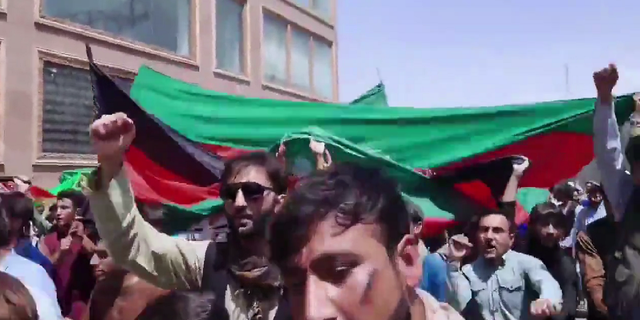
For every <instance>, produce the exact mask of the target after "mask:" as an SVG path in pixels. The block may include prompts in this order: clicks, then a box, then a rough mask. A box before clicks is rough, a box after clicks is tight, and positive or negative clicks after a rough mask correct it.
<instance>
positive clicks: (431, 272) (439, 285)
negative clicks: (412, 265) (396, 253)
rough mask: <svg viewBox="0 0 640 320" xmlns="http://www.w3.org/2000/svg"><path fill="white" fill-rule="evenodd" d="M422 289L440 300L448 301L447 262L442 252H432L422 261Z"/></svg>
mask: <svg viewBox="0 0 640 320" xmlns="http://www.w3.org/2000/svg"><path fill="white" fill-rule="evenodd" d="M420 289H422V290H424V291H426V292H428V293H430V294H431V295H432V296H433V297H434V298H436V300H438V301H439V302H447V263H446V262H445V260H444V258H443V256H442V255H441V254H440V253H432V254H430V255H428V256H427V257H426V258H424V261H423V262H422V281H420Z"/></svg>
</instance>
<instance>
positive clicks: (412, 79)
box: [337, 0, 640, 107]
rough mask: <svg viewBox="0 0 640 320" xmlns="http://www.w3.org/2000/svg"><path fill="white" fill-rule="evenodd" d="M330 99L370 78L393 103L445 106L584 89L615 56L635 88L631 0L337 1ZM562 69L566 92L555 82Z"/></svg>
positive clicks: (637, 57)
mask: <svg viewBox="0 0 640 320" xmlns="http://www.w3.org/2000/svg"><path fill="white" fill-rule="evenodd" d="M337 3H338V25H337V28H338V69H339V83H340V100H341V101H350V100H352V99H354V98H355V97H357V96H358V95H359V94H361V93H363V92H365V91H366V90H368V89H369V88H371V87H372V86H374V85H375V84H376V83H377V82H378V75H377V72H376V68H378V69H379V70H380V74H381V76H382V79H383V82H384V84H385V85H386V87H387V94H388V96H389V102H390V104H391V105H394V106H413V107H452V106H474V105H475V106H477V105H496V104H507V103H516V102H535V101H544V100H556V99H566V98H577V97H588V96H593V95H594V89H593V82H592V78H591V75H592V73H593V71H594V70H595V69H596V68H601V67H603V66H606V65H607V63H609V62H616V63H617V64H618V67H619V69H620V73H621V74H620V82H619V83H618V90H617V92H618V93H626V92H632V91H640V1H637V0H604V1H596V0H511V1H506V0H504V1H499V0H482V1H478V0H473V1H470V0H466V1H461V0H439V1H435V0H337ZM565 64H566V65H568V70H569V77H568V79H569V81H568V82H569V93H567V86H566V85H565V82H566V81H565Z"/></svg>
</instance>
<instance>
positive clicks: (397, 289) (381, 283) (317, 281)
mask: <svg viewBox="0 0 640 320" xmlns="http://www.w3.org/2000/svg"><path fill="white" fill-rule="evenodd" d="M271 232H272V235H271V239H270V247H271V250H272V261H273V262H274V263H276V264H277V265H278V267H279V268H280V269H281V271H282V275H283V279H284V282H285V287H286V288H287V290H288V294H289V295H290V298H289V300H290V302H291V311H292V313H293V318H294V319H311V320H324V319H351V320H357V319H366V320H376V319H379V320H409V319H412V320H418V319H420V320H425V319H462V318H461V317H460V315H459V314H458V313H456V312H455V310H453V309H452V308H451V307H450V306H449V305H447V304H440V303H438V301H436V300H435V299H434V298H433V297H432V296H431V295H429V294H428V293H426V292H424V291H422V290H420V289H415V286H416V284H417V283H418V282H419V281H420V275H421V267H422V265H421V264H420V263H419V255H418V249H417V241H418V239H417V237H416V235H413V234H411V232H412V231H411V229H410V217H409V212H408V209H407V206H406V202H405V201H404V199H403V197H402V194H401V193H400V192H399V191H398V186H397V184H396V183H395V182H394V181H393V180H391V179H389V178H387V177H385V176H384V175H383V174H382V173H381V171H379V170H376V169H369V168H364V167H360V166H358V165H353V164H336V165H333V166H332V167H330V168H328V169H327V170H326V171H317V172H315V173H314V174H312V175H311V176H309V177H307V178H305V179H304V180H302V181H301V182H300V184H299V185H298V186H297V187H296V189H295V190H294V191H293V192H292V193H291V194H290V195H289V197H288V199H287V202H286V203H285V206H284V207H283V210H282V211H281V212H280V213H279V214H278V215H277V216H276V218H275V220H274V222H273V225H272V229H271Z"/></svg>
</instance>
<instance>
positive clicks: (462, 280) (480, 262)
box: [447, 250, 562, 320]
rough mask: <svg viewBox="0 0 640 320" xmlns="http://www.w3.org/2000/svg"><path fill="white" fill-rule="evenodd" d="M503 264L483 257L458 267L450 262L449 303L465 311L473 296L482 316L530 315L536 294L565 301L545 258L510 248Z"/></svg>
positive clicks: (503, 319) (496, 319) (512, 319)
mask: <svg viewBox="0 0 640 320" xmlns="http://www.w3.org/2000/svg"><path fill="white" fill-rule="evenodd" d="M503 258H504V264H503V265H501V266H499V267H496V266H494V265H491V264H489V263H487V262H486V261H485V260H484V258H482V257H480V258H478V259H477V260H476V261H474V262H473V263H471V264H468V265H465V266H464V267H462V269H461V270H460V269H458V268H457V267H454V266H453V265H448V267H447V276H448V281H450V282H449V283H448V284H449V286H450V288H451V289H450V290H451V293H450V294H449V299H448V301H449V304H450V305H451V306H452V307H454V308H455V309H456V310H458V311H462V310H463V309H464V308H465V307H466V306H467V303H469V302H470V301H471V300H475V301H474V302H475V303H476V304H477V306H478V307H479V310H478V311H479V312H480V313H481V314H482V318H483V319H493V320H518V319H529V318H530V314H529V307H530V304H531V302H532V301H533V299H534V298H535V297H536V296H537V297H539V298H540V299H548V300H549V301H551V303H554V304H561V303H562V290H561V289H560V285H559V284H558V282H557V281H556V280H555V279H554V278H553V276H551V274H550V273H549V271H547V268H546V267H545V266H544V264H543V263H542V261H540V260H538V259H537V258H535V257H532V256H530V255H526V254H523V253H519V252H515V251H513V250H510V251H508V252H507V253H505V255H504V256H503Z"/></svg>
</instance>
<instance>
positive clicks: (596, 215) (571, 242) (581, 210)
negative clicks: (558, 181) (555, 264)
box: [560, 202, 607, 248]
mask: <svg viewBox="0 0 640 320" xmlns="http://www.w3.org/2000/svg"><path fill="white" fill-rule="evenodd" d="M606 216H607V210H606V209H605V207H604V202H603V203H600V205H599V206H598V208H593V207H591V206H588V205H586V206H581V205H580V206H578V207H577V208H576V217H575V221H574V223H573V227H572V228H571V232H570V233H569V236H568V237H566V238H565V239H563V240H562V242H560V246H561V247H563V248H573V247H575V245H576V239H577V237H578V233H580V232H587V226H588V225H589V224H591V223H592V222H594V221H597V220H599V219H602V218H604V217H606Z"/></svg>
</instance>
